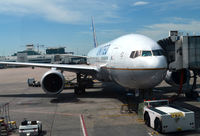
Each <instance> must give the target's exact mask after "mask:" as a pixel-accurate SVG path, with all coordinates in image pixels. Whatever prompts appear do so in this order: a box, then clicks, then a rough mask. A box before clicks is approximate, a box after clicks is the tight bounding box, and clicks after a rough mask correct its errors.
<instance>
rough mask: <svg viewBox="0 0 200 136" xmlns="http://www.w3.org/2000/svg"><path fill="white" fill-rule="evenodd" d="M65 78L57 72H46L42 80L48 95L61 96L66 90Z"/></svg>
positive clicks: (43, 87)
mask: <svg viewBox="0 0 200 136" xmlns="http://www.w3.org/2000/svg"><path fill="white" fill-rule="evenodd" d="M64 82H65V78H64V76H63V74H62V73H60V72H59V71H56V70H50V71H48V72H46V73H45V74H44V75H43V77H42V79H41V84H42V89H43V90H44V91H45V92H46V93H48V94H59V93H60V92H62V91H63V89H64Z"/></svg>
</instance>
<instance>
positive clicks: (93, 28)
mask: <svg viewBox="0 0 200 136" xmlns="http://www.w3.org/2000/svg"><path fill="white" fill-rule="evenodd" d="M92 31H93V38H94V47H95V48H96V47H97V46H98V43H97V38H96V32H95V26H94V18H93V17H92Z"/></svg>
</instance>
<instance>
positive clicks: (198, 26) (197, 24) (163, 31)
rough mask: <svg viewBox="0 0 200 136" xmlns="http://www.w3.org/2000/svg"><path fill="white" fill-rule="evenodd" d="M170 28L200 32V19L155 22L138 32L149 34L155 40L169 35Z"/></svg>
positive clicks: (186, 31) (185, 31) (187, 31)
mask: <svg viewBox="0 0 200 136" xmlns="http://www.w3.org/2000/svg"><path fill="white" fill-rule="evenodd" d="M170 30H178V31H179V32H184V33H190V34H192V33H196V34H199V32H200V21H195V20H193V21H190V22H187V23H179V24H175V23H163V24H153V25H149V26H145V27H144V28H143V29H141V30H138V31H137V33H140V34H144V35H147V36H149V37H151V38H153V39H154V40H160V39H163V38H166V37H168V33H169V31H170Z"/></svg>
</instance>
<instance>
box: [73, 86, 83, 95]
mask: <svg viewBox="0 0 200 136" xmlns="http://www.w3.org/2000/svg"><path fill="white" fill-rule="evenodd" d="M74 93H75V94H76V95H81V94H83V93H85V88H84V87H80V86H75V87H74Z"/></svg>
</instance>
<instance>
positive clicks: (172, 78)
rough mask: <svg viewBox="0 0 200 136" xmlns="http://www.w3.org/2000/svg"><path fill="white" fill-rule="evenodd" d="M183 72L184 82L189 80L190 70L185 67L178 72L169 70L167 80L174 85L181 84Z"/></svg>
mask: <svg viewBox="0 0 200 136" xmlns="http://www.w3.org/2000/svg"><path fill="white" fill-rule="evenodd" d="M182 72H183V84H185V83H187V81H188V80H190V71H189V70H186V69H183V71H182V70H179V71H176V72H172V71H167V74H166V77H165V81H166V82H167V83H168V84H170V85H173V86H178V85H180V81H181V73H182Z"/></svg>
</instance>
